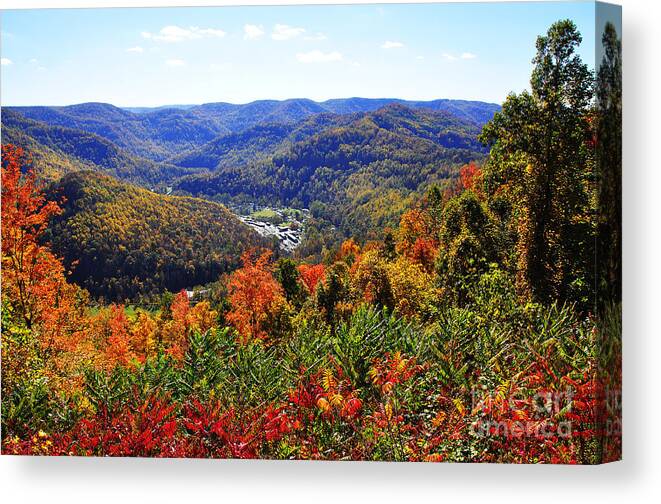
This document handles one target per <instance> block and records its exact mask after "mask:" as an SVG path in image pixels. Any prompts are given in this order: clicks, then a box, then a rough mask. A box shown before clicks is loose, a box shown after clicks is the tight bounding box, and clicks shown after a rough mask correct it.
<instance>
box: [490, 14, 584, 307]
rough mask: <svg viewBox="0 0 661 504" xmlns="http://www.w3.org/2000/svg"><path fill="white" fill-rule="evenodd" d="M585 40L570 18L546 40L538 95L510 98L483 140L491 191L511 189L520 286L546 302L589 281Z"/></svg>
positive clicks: (534, 83)
mask: <svg viewBox="0 0 661 504" xmlns="http://www.w3.org/2000/svg"><path fill="white" fill-rule="evenodd" d="M581 40H582V38H581V35H580V33H579V32H578V30H577V29H576V25H575V24H574V23H573V22H572V21H569V20H565V21H559V22H557V23H555V24H553V25H552V26H551V28H550V29H549V30H548V33H547V34H546V35H545V36H540V37H538V39H537V44H536V47H537V54H536V56H535V58H534V60H533V63H534V69H533V72H532V77H531V81H530V85H531V89H532V92H531V93H529V92H527V91H524V92H523V93H521V94H518V95H517V94H511V95H509V96H508V97H507V99H506V100H505V103H504V104H503V107H502V110H501V111H500V112H498V113H496V114H495V116H494V118H493V119H492V120H491V121H490V122H489V123H488V124H487V125H486V126H485V127H484V129H483V132H482V137H481V138H482V140H483V141H485V142H486V143H488V144H490V145H491V153H490V159H489V162H488V163H487V166H486V167H485V168H486V171H485V179H486V180H485V184H486V186H487V187H488V189H489V190H490V193H491V194H495V193H496V192H497V191H498V190H500V189H501V188H506V190H507V191H508V192H509V194H510V198H511V201H512V202H513V205H514V207H515V211H516V215H515V220H516V225H517V233H518V243H517V247H516V253H517V260H518V268H517V269H518V275H517V285H518V288H519V291H520V292H521V294H522V295H524V296H526V297H533V298H535V299H539V300H552V299H557V298H566V297H567V296H568V295H569V292H568V290H569V289H568V286H569V285H570V284H572V282H575V281H584V280H585V279H583V280H581V276H582V274H583V273H584V271H581V269H580V268H578V269H577V268H574V267H573V266H574V265H576V264H577V263H579V264H580V262H581V261H580V260H579V261H576V257H575V254H577V253H579V254H580V253H581V252H580V251H584V252H583V253H585V251H586V250H587V249H588V247H589V243H588V242H589V237H588V235H589V225H588V223H586V219H585V218H583V217H582V216H583V215H584V214H585V213H586V208H585V207H586V204H587V202H589V197H588V196H587V194H588V190H589V181H590V176H591V174H590V159H589V157H590V156H589V150H588V148H587V142H586V141H587V139H588V137H589V124H588V121H587V117H588V111H589V107H590V102H591V99H592V91H593V79H592V74H591V72H590V70H589V69H588V67H587V66H586V65H585V64H584V63H583V62H582V60H581V58H580V56H579V55H578V54H577V53H576V50H577V48H578V46H579V44H580V43H581ZM581 259H585V257H582V258H581Z"/></svg>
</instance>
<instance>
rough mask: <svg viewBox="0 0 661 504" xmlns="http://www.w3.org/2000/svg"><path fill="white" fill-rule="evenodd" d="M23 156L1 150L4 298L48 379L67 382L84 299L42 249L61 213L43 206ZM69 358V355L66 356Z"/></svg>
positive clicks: (48, 204) (55, 206)
mask: <svg viewBox="0 0 661 504" xmlns="http://www.w3.org/2000/svg"><path fill="white" fill-rule="evenodd" d="M22 166H29V162H28V160H26V158H25V156H24V154H23V150H22V149H21V148H19V147H15V146H12V145H5V146H3V147H2V296H3V298H5V297H6V298H8V299H10V300H11V303H12V306H13V308H14V310H15V313H16V315H17V316H18V318H19V320H21V322H22V323H23V324H25V326H26V327H27V328H28V329H30V330H31V331H32V333H33V334H34V335H35V337H36V338H37V343H38V347H39V349H40V352H41V353H42V356H44V357H47V358H49V359H48V361H47V362H48V366H49V367H50V370H49V371H48V372H49V373H55V374H58V370H59V371H60V373H59V374H61V375H62V376H64V377H66V374H67V373H66V372H65V371H64V370H65V369H68V368H69V366H70V364H71V362H70V361H71V359H72V357H71V355H72V354H74V350H75V349H76V347H77V346H78V344H79V343H80V338H81V335H82V333H81V332H80V327H81V322H80V319H81V317H82V306H83V304H84V301H85V296H84V294H83V293H81V291H80V290H79V289H78V288H77V287H76V286H74V285H70V284H68V283H67V281H66V278H65V271H64V267H63V266H62V263H61V262H60V261H59V260H58V259H57V258H56V257H55V256H54V255H53V254H52V253H51V251H50V250H49V249H48V247H46V246H43V245H41V244H40V238H41V236H42V235H43V233H44V231H45V230H46V227H47V225H48V221H49V220H50V218H51V217H52V216H54V215H58V214H59V213H61V209H60V207H59V205H58V204H57V203H56V202H53V201H51V202H47V201H46V199H45V197H44V194H43V191H42V188H41V187H40V185H39V184H38V182H37V178H36V174H35V173H34V171H33V170H32V169H31V168H29V167H28V168H27V169H26V170H25V173H21V171H22V170H21V168H22ZM65 354H68V355H65Z"/></svg>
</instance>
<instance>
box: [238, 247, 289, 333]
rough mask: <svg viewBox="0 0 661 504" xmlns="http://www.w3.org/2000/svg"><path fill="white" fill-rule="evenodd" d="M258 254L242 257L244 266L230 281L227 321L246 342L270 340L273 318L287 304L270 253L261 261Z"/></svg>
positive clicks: (265, 254)
mask: <svg viewBox="0 0 661 504" xmlns="http://www.w3.org/2000/svg"><path fill="white" fill-rule="evenodd" d="M254 255H255V252H254V251H247V252H245V253H244V254H243V255H242V256H241V261H242V262H243V266H242V267H241V268H239V269H238V270H236V271H234V272H233V273H232V275H231V276H230V278H229V283H228V292H229V296H228V297H229V301H230V304H231V306H232V308H231V310H230V311H229V312H228V313H227V315H226V319H227V321H228V322H229V323H230V324H232V325H233V326H234V327H235V328H236V330H237V331H238V332H239V335H240V336H241V340H242V341H243V342H247V341H250V340H253V339H266V338H268V336H269V335H268V334H267V332H266V330H265V329H266V326H267V325H268V322H269V320H268V319H269V316H270V315H273V314H274V312H275V310H276V308H277V307H278V305H280V304H282V303H283V301H284V300H285V294H284V291H283V289H282V286H281V285H280V284H279V283H278V281H277V280H276V279H275V278H274V277H273V273H272V271H271V266H270V259H271V252H270V251H269V250H265V251H262V252H261V253H260V254H259V255H258V256H257V257H253V256H254Z"/></svg>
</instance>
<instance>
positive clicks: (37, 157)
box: [2, 98, 499, 299]
mask: <svg viewBox="0 0 661 504" xmlns="http://www.w3.org/2000/svg"><path fill="white" fill-rule="evenodd" d="M498 109H499V107H498V106H497V105H493V104H487V103H481V102H467V101H455V100H435V101H430V102H407V101H404V100H394V99H393V100H388V99H383V100H376V99H362V98H351V99H345V100H329V101H327V102H320V103H317V102H313V101H310V100H285V101H273V100H265V101H259V102H253V103H248V104H245V105H232V104H227V103H212V104H205V105H197V106H177V107H160V108H157V109H131V110H126V109H121V108H118V107H114V106H112V105H109V104H103V103H85V104H80V105H71V106H66V107H5V108H3V114H2V131H3V143H15V144H18V145H25V146H26V148H29V150H30V155H31V156H32V159H33V160H34V164H35V167H37V168H38V173H39V176H40V177H42V178H43V179H44V181H45V182H46V183H48V184H51V190H50V191H49V193H50V194H52V195H55V194H57V193H58V191H60V192H62V191H64V193H66V194H65V195H64V197H65V203H64V210H65V211H64V214H63V217H61V218H58V219H57V220H56V221H55V222H54V223H53V225H52V226H51V230H50V231H49V232H50V233H52V235H53V240H54V244H55V249H56V251H57V252H58V253H60V254H62V255H63V258H64V261H65V264H66V265H67V267H70V268H72V279H74V280H75V281H77V282H79V283H80V284H81V285H84V286H85V287H86V288H87V289H89V290H90V292H91V293H92V294H93V295H94V296H103V297H105V298H108V299H124V298H134V297H135V296H150V295H153V294H155V293H156V292H158V290H159V289H160V288H163V287H166V286H167V288H169V289H175V290H176V289H177V288H179V287H178V286H192V285H204V284H206V283H208V282H211V281H213V280H215V279H216V278H217V275H218V272H221V271H223V270H224V269H225V267H226V266H222V267H221V266H219V264H220V263H222V264H226V265H227V266H228V267H229V265H231V264H237V261H238V255H239V252H238V249H236V247H235V245H236V244H231V243H229V242H228V240H229V239H230V236H231V233H230V234H227V233H224V234H218V235H217V236H216V237H215V238H214V240H216V241H215V243H216V245H213V247H216V248H215V249H214V248H212V249H207V248H206V247H207V243H208V244H209V245H210V244H211V242H209V241H208V240H206V239H205V240H203V241H202V242H199V243H194V244H192V247H193V249H194V251H193V252H190V253H187V254H186V255H188V256H190V257H195V256H197V254H198V252H196V251H199V252H200V253H202V254H204V255H203V256H200V257H207V259H206V260H205V261H206V265H202V264H198V263H196V262H195V261H193V262H191V263H189V264H188V265H187V266H183V264H182V266H183V269H182V268H179V267H177V268H178V269H177V272H176V273H175V272H174V271H172V269H171V268H172V266H168V265H166V264H165V263H163V259H162V258H161V259H159V260H156V259H155V256H153V254H154V253H155V252H152V253H150V254H148V256H149V257H152V259H147V257H144V258H142V259H139V257H140V255H139V254H138V253H137V251H136V250H133V249H132V247H138V248H140V249H142V245H138V243H137V242H134V241H132V240H134V238H131V235H117V236H116V238H112V237H114V236H115V234H114V233H115V231H111V230H110V229H108V230H107V231H104V232H103V233H102V234H101V235H98V238H96V239H94V240H95V241H93V243H96V245H94V246H91V245H90V238H91V236H86V235H85V234H83V232H82V230H81V228H80V226H81V222H84V221H88V220H90V219H92V220H91V221H90V222H95V223H97V224H98V223H99V218H100V215H103V213H99V212H106V211H109V210H106V209H110V208H112V210H110V212H111V214H109V215H113V216H117V217H118V218H119V219H120V222H121V221H122V220H125V219H128V220H126V221H125V222H126V225H127V226H128V229H132V230H135V231H131V233H135V232H137V230H138V229H140V227H143V228H144V226H147V227H152V229H153V230H154V232H155V233H156V236H160V235H161V234H162V233H163V231H164V230H165V234H163V236H162V239H163V240H165V242H163V244H161V246H163V247H165V249H166V250H167V249H168V248H170V247H171V245H167V243H172V244H173V245H174V243H176V242H177V241H180V240H181V239H182V238H181V236H180V235H179V233H180V232H181V231H183V230H182V229H177V230H176V231H175V230H174V229H173V230H172V231H167V229H168V228H167V226H166V227H164V226H163V223H159V222H158V221H153V220H149V219H148V220H146V221H144V220H143V218H144V217H145V216H148V215H150V214H151V213H152V212H158V213H160V214H162V215H168V216H171V217H168V218H173V219H177V220H180V219H184V220H187V219H191V218H192V220H189V221H188V227H190V228H191V229H197V228H199V229H203V228H207V227H208V225H209V224H208V223H203V222H201V220H204V218H205V217H204V215H203V214H201V213H199V212H197V210H196V213H195V214H194V216H192V217H189V216H184V213H185V210H184V209H183V207H182V206H181V203H178V204H175V205H173V204H171V202H174V201H179V202H183V201H191V202H192V201H193V200H185V199H178V200H177V199H175V200H173V199H172V198H181V197H193V198H199V199H200V200H206V201H209V202H212V204H216V205H218V204H219V206H218V208H220V205H222V206H224V207H225V208H227V209H229V212H230V213H233V214H234V216H235V217H236V221H235V222H236V223H237V224H238V226H243V227H244V229H243V230H242V231H241V233H243V234H246V235H247V234H249V233H250V232H252V233H254V235H255V236H257V237H259V239H260V240H261V242H262V243H264V244H268V246H269V247H273V248H274V250H275V251H277V253H278V254H284V255H288V256H292V257H295V258H298V259H307V260H319V259H321V257H322V256H323V254H324V253H326V252H325V251H327V250H329V249H332V248H333V247H337V246H338V245H339V244H340V243H341V242H342V241H343V240H345V239H346V238H348V237H355V238H357V239H360V240H365V239H374V238H378V237H380V236H382V235H383V233H384V231H385V230H387V229H388V228H393V227H395V226H397V224H398V222H399V218H400V216H401V214H402V213H403V212H404V211H405V209H406V208H407V207H408V206H409V205H410V204H411V203H412V202H413V201H415V200H416V199H417V198H419V197H421V196H422V195H423V194H424V193H425V192H426V191H427V190H428V189H429V188H430V187H431V186H433V185H438V186H439V187H441V188H447V187H450V186H451V185H452V184H453V180H454V179H455V178H456V177H457V176H458V170H459V167H461V166H463V165H465V164H467V163H469V162H473V161H480V160H481V159H483V158H484V157H485V155H486V147H485V146H484V145H483V144H481V143H480V142H479V141H478V139H477V136H478V134H479V131H480V128H481V126H482V124H484V122H485V121H486V120H488V119H489V118H490V117H491V116H492V115H493V113H494V112H495V111H497V110H498ZM76 174H79V175H76ZM96 174H99V175H100V174H103V175H104V176H106V175H107V176H110V177H111V178H103V177H101V178H99V177H98V176H97V175H96ZM113 179H114V180H115V181H113ZM74 181H75V184H73V182H74ZM72 184H73V185H72ZM125 184H129V185H130V186H132V187H135V189H130V188H129V186H126V185H125ZM74 185H75V186H76V189H75V190H74ZM137 188H145V189H149V190H150V191H151V192H152V194H153V196H149V197H147V193H136V192H135V191H137V190H138V189H137ZM72 191H73V193H72ZM78 191H82V193H80V194H79V192H78ZM129 193H131V194H133V196H131V197H130V199H127V194H129ZM91 194H94V196H93V197H92V199H90V198H89V195H91ZM83 195H86V196H83ZM157 195H158V197H157ZM81 196H83V197H82V199H80V197H81ZM52 197H56V196H52ZM98 198H100V199H102V200H103V203H101V202H99V201H96V199H98ZM81 201H85V202H88V201H89V206H85V207H84V208H83V207H81V206H80V205H81V203H80V202H81ZM85 205H87V203H85ZM127 205H128V206H129V207H130V209H131V211H135V212H136V213H135V216H131V217H128V216H127V214H126V212H127V211H128V210H129V208H125V207H126V206H127ZM145 205H147V206H145ZM195 205H197V206H198V207H199V208H200V209H201V208H204V207H203V204H202V203H201V201H200V203H195ZM214 208H216V207H214ZM175 209H176V210H175ZM173 211H175V212H176V215H175V214H172V212H173ZM186 211H187V210H186ZM117 212H120V213H119V214H118V213H117ZM213 212H216V210H213ZM213 212H212V213H213ZM136 219H137V220H136ZM198 219H199V221H198ZM223 219H225V217H223ZM134 220H135V222H134ZM97 224H95V227H94V228H92V227H91V226H88V227H87V231H86V233H92V229H94V232H95V233H98V232H99V230H100V229H101V228H102V227H103V226H107V225H108V223H107V222H106V223H105V224H103V226H101V225H100V224H99V225H98V226H97ZM153 226H158V227H157V228H156V227H153ZM223 229H225V228H224V227H223ZM122 233H123V232H122ZM184 233H188V232H187V231H184ZM232 233H234V231H232ZM127 240H128V241H127ZM104 242H107V243H104ZM149 242H153V240H152V239H150V240H147V243H149ZM132 243H134V244H133V245H132ZM154 246H158V243H154ZM116 247H119V252H120V253H119V254H110V253H109V252H110V250H111V249H114V248H116ZM231 249H234V250H237V251H236V252H235V253H234V255H233V256H227V257H225V254H224V252H223V251H226V250H231ZM102 250H107V251H106V252H104V253H103V254H100V252H101V251H102ZM124 251H126V252H124ZM209 253H213V254H212V256H208V255H206V254H209ZM136 254H138V255H136ZM111 257H114V259H112V260H111V259H110V258H111ZM129 257H130V258H131V259H130V260H129ZM209 257H216V259H210V258H209ZM119 258H122V259H121V260H120V262H119V263H118V262H116V261H117V260H118V259H119ZM221 258H222V259H221ZM126 261H129V262H126ZM136 261H137V262H136ZM145 261H146V262H145ZM154 261H156V262H154ZM219 261H220V262H219ZM74 262H75V263H76V266H75V267H74V266H73V264H74ZM158 264H162V266H158ZM161 267H163V268H166V269H167V271H166V270H163V271H162V272H160V271H161V269H160V268H161ZM154 271H155V272H156V273H157V275H156V277H155V278H156V280H155V279H154V277H153V276H152V275H151V273H152V272H154ZM102 276H103V277H104V279H103V280H101V277H102ZM175 277H176V278H178V279H177V280H173V279H172V278H175ZM179 277H181V278H179ZM93 278H98V280H93ZM159 278H160V280H159Z"/></svg>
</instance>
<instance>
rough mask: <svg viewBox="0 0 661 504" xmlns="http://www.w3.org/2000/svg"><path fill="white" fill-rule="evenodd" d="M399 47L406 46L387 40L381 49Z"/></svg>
mask: <svg viewBox="0 0 661 504" xmlns="http://www.w3.org/2000/svg"><path fill="white" fill-rule="evenodd" d="M399 47H404V44H402V43H401V42H393V41H392V40H386V41H385V42H384V43H383V45H382V46H381V49H397V48H399Z"/></svg>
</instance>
